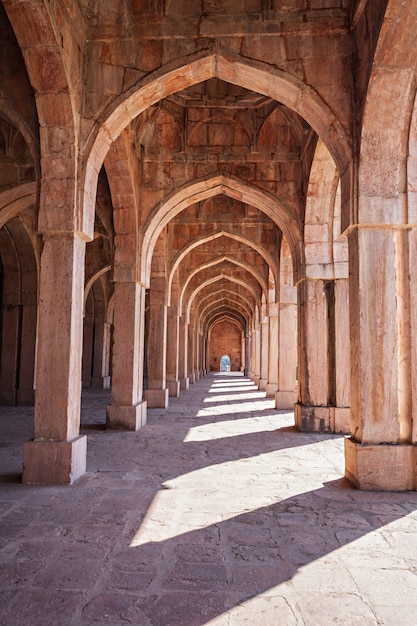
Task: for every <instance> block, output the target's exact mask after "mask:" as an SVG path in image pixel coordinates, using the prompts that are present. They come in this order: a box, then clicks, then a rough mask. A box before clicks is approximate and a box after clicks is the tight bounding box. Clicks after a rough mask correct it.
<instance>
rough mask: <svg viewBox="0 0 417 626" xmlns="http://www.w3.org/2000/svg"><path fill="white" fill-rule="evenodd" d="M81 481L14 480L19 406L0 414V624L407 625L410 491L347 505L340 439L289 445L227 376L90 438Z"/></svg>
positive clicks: (287, 434) (266, 412)
mask: <svg viewBox="0 0 417 626" xmlns="http://www.w3.org/2000/svg"><path fill="white" fill-rule="evenodd" d="M108 400H109V396H108V392H104V391H103V392H98V391H95V392H88V393H86V394H85V395H84V397H83V409H82V429H81V431H82V432H83V433H85V434H87V436H88V460H87V473H86V474H85V475H84V476H83V477H82V478H80V479H79V480H78V482H77V483H75V484H74V485H72V486H70V487H68V486H66V487H51V486H47V487H33V486H27V485H22V484H21V483H20V475H21V463H22V442H23V441H24V440H25V439H28V438H30V437H31V433H32V419H33V413H32V410H31V409H23V408H4V407H2V408H1V414H0V429H1V441H2V446H1V455H0V525H1V526H0V529H1V532H0V624H2V625H5V626H6V625H7V626H10V625H11V624H18V625H19V626H26V625H27V626H36V625H40V626H50V625H51V624H53V625H54V626H55V625H70V626H78V625H83V624H92V625H93V624H94V625H104V624H113V625H116V624H118V625H120V624H136V625H139V626H148V625H149V626H168V625H172V626H174V625H178V626H179V625H181V626H202V625H203V624H210V625H216V626H240V625H242V624H247V625H250V626H253V625H260V626H261V625H262V626H269V625H271V626H276V625H277V624H280V625H281V624H282V625H283V626H293V625H308V626H310V625H311V626H317V625H320V626H325V625H327V624H343V625H344V626H350V625H356V624H358V625H360V626H364V625H365V626H367V625H374V624H386V625H390V626H391V625H392V626H394V625H395V626H397V625H401V626H407V625H409V626H414V625H415V623H416V612H417V493H415V492H404V493H387V492H360V491H356V490H355V489H353V488H352V487H351V486H350V485H349V483H347V482H346V481H345V480H344V478H343V474H344V460H343V437H340V436H335V435H320V434H314V433H311V434H310V433H299V432H297V431H296V430H295V429H294V427H293V423H294V421H293V420H294V417H293V415H292V413H287V412H282V411H277V410H275V409H274V408H273V403H274V402H273V400H267V399H265V397H264V395H263V394H261V393H259V391H258V390H257V389H256V388H255V386H254V385H253V383H252V382H251V381H249V380H247V379H245V378H243V377H238V376H231V375H229V376H224V375H222V376H220V375H210V376H207V377H205V378H203V379H201V380H199V381H197V382H196V383H195V384H194V385H192V386H191V387H190V389H189V390H188V391H187V392H183V393H182V394H181V395H180V397H179V398H175V399H170V405H169V407H168V409H167V410H162V409H151V410H149V411H148V423H147V425H146V426H145V427H144V428H143V429H142V430H140V431H138V432H136V433H131V432H115V431H106V430H105V428H104V424H105V407H106V405H107V403H108Z"/></svg>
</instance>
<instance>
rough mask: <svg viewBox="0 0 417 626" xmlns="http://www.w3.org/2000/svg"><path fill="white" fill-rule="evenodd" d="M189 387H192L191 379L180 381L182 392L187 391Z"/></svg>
mask: <svg viewBox="0 0 417 626" xmlns="http://www.w3.org/2000/svg"><path fill="white" fill-rule="evenodd" d="M189 386H190V379H189V378H188V377H187V378H181V379H180V390H181V391H187V389H188V388H189Z"/></svg>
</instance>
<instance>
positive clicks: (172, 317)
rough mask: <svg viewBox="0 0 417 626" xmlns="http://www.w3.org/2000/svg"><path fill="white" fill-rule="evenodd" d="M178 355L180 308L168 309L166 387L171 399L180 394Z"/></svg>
mask: <svg viewBox="0 0 417 626" xmlns="http://www.w3.org/2000/svg"><path fill="white" fill-rule="evenodd" d="M178 354H179V317H178V307H177V306H176V305H171V306H169V307H168V319H167V356H166V377H167V381H166V385H167V388H168V390H169V395H170V397H171V398H177V397H178V395H179V392H180V381H179V380H178Z"/></svg>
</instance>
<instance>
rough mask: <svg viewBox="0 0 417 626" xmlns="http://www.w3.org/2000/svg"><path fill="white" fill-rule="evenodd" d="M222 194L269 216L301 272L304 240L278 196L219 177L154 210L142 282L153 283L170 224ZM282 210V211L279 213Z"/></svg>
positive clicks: (173, 196) (185, 190)
mask: <svg viewBox="0 0 417 626" xmlns="http://www.w3.org/2000/svg"><path fill="white" fill-rule="evenodd" d="M219 194H224V195H226V196H228V197H230V198H234V199H235V200H239V201H241V202H245V203H246V204H249V205H252V206H254V207H255V208H257V209H259V210H260V211H262V212H263V213H265V215H267V216H268V217H269V218H270V219H271V220H272V221H273V222H274V223H275V224H276V225H277V226H278V227H279V228H280V229H281V230H282V231H283V233H284V235H285V237H286V238H287V240H288V242H289V244H290V248H291V254H292V255H293V262H294V268H295V271H297V269H298V268H299V267H300V266H301V260H302V248H301V245H300V242H301V239H302V238H301V232H300V227H299V224H298V220H297V219H296V217H295V216H294V214H293V213H292V211H291V210H290V209H289V208H288V207H286V206H285V205H284V203H282V202H280V201H279V200H278V199H277V197H276V196H274V195H273V194H271V193H269V192H267V191H265V190H262V189H259V188H258V187H254V186H253V185H249V184H248V183H246V182H245V181H243V180H240V179H238V178H236V177H235V176H230V175H229V176H226V175H224V174H216V175H214V176H211V177H209V178H202V179H199V180H197V181H193V182H192V183H188V184H187V185H184V186H183V187H181V188H180V189H179V190H177V191H175V192H173V193H171V194H170V195H169V196H168V197H167V198H166V199H165V200H163V201H161V202H160V203H158V205H157V206H156V207H154V209H153V211H152V212H151V213H150V215H149V216H148V219H147V220H146V222H145V224H144V230H143V245H142V251H141V268H140V271H141V278H140V280H141V282H143V283H144V284H148V283H149V276H150V270H151V264H152V254H153V250H154V247H155V244H156V241H157V239H158V237H159V235H160V233H161V232H162V230H163V228H165V226H166V225H167V224H168V222H170V221H171V219H173V218H174V217H175V216H176V215H178V214H179V213H181V211H183V210H184V209H186V208H187V207H188V206H190V205H191V204H195V203H196V202H199V201H201V200H205V199H207V198H211V197H213V196H215V195H219ZM278 208H281V210H280V211H278Z"/></svg>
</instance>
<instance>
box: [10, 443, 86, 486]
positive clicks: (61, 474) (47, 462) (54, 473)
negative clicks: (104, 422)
mask: <svg viewBox="0 0 417 626" xmlns="http://www.w3.org/2000/svg"><path fill="white" fill-rule="evenodd" d="M86 458H87V437H86V436H85V435H82V436H80V437H76V438H75V439H72V440H71V441H41V440H32V441H27V442H25V444H24V445H23V476H22V482H23V483H27V484H32V485H70V484H72V483H73V482H74V481H76V480H77V479H78V478H79V477H80V476H82V474H84V472H85V469H86Z"/></svg>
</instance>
